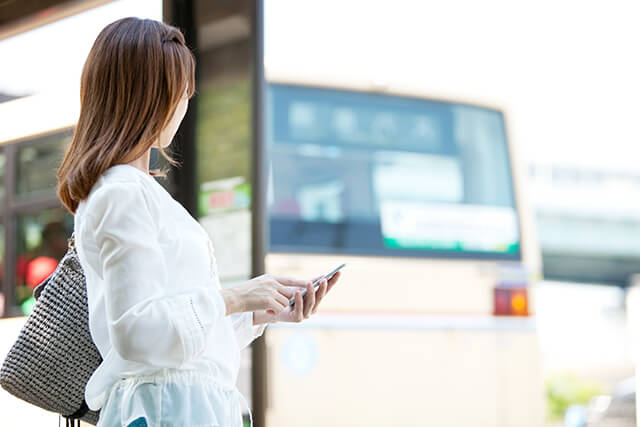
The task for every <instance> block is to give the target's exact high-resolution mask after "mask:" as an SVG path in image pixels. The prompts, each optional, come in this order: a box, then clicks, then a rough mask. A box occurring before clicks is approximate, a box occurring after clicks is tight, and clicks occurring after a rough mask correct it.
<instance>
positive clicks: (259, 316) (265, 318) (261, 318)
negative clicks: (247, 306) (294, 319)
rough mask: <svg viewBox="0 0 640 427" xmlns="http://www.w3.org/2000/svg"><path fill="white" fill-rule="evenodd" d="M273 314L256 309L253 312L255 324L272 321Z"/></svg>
mask: <svg viewBox="0 0 640 427" xmlns="http://www.w3.org/2000/svg"><path fill="white" fill-rule="evenodd" d="M272 317H273V316H270V315H269V314H267V312H266V311H254V312H253V326H258V325H264V324H265V323H272V322H273V320H272Z"/></svg>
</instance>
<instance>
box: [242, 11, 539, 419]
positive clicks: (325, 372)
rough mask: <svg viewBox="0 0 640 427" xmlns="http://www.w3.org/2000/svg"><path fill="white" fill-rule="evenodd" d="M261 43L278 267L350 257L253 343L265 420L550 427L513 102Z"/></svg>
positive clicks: (303, 268) (269, 212)
mask: <svg viewBox="0 0 640 427" xmlns="http://www.w3.org/2000/svg"><path fill="white" fill-rule="evenodd" d="M265 6H268V4H266V5H265ZM264 25H265V27H266V28H267V29H268V28H269V23H268V22H267V23H264ZM256 28H257V29H256V31H258V32H259V31H260V30H261V28H260V21H258V26H257V27H256ZM266 39H267V40H268V39H269V37H268V35H267V37H266ZM258 43H260V39H259V38H258ZM258 47H259V48H258V49H256V51H257V55H258V57H257V58H256V63H257V64H259V65H258V66H257V67H256V68H258V74H259V75H258V76H256V83H255V86H256V88H257V89H256V90H257V96H256V102H258V103H259V107H260V108H261V109H262V110H260V109H258V120H262V125H261V126H259V127H258V129H257V132H258V139H259V141H258V143H260V139H261V143H262V145H263V147H264V148H263V150H264V171H263V172H262V173H263V175H262V176H263V177H264V179H263V181H265V183H266V184H265V191H264V193H265V194H266V197H265V200H264V217H265V219H264V225H265V231H264V234H265V244H264V245H265V248H266V249H265V258H264V267H265V271H268V272H277V273H278V274H284V275H289V276H293V277H316V276H319V275H321V274H323V273H325V272H328V271H330V270H331V269H332V268H333V267H335V266H338V265H340V264H342V263H346V264H347V266H346V267H345V268H344V269H343V270H342V272H343V276H342V278H341V280H340V282H339V283H338V284H337V285H336V286H335V288H334V289H333V290H332V291H331V293H330V294H328V295H327V297H326V298H325V300H324V301H323V303H322V306H321V307H320V308H319V310H318V313H317V314H316V315H314V316H312V317H311V318H310V319H307V320H305V321H304V322H302V323H300V324H275V325H271V326H270V327H268V328H267V329H266V331H265V334H264V344H263V347H259V346H257V347H256V348H254V351H257V350H259V351H261V352H263V353H264V355H263V356H262V357H257V358H256V357H254V366H253V369H254V371H256V370H257V371H258V372H259V373H262V374H263V375H264V377H265V378H264V379H263V380H262V382H254V384H257V385H258V386H261V387H262V390H263V392H264V395H265V398H264V400H263V401H262V405H263V407H262V408H261V409H262V410H263V411H264V413H263V415H264V425H266V426H278V427H286V426H301V425H304V426H324V425H341V426H361V425H362V426H365V425H366V426H389V425H394V426H409V425H425V426H426V425H433V426H462V425H468V426H471V425H472V426H474V427H484V426H486V427H496V426H499V427H502V426H505V427H506V426H532V427H533V426H540V425H543V424H544V418H545V401H544V385H543V379H542V378H543V377H542V371H541V356H540V352H539V346H538V338H537V333H536V321H535V306H534V301H533V300H532V295H533V287H534V286H535V284H536V282H537V281H538V280H539V279H540V277H541V254H540V248H539V245H538V242H537V238H536V232H535V229H534V217H533V212H532V209H531V207H530V206H529V204H528V200H527V197H528V195H527V190H526V186H525V182H523V180H524V173H525V169H524V165H523V164H521V163H520V162H519V160H518V159H519V157H518V154H517V147H516V144H515V142H514V141H512V140H511V139H510V138H509V135H508V131H507V129H508V125H507V123H508V115H507V112H506V110H505V109H504V108H501V107H500V106H499V105H494V104H493V103H491V102H490V101H486V102H483V101H482V100H478V99H473V100H472V101H469V100H465V99H459V98H456V97H452V96H443V95H442V94H435V93H433V92H425V91H424V90H423V89H420V87H421V85H420V82H410V81H406V80H405V81H402V82H401V84H397V85H394V84H393V82H391V83H389V84H387V85H385V86H382V87H381V86H380V85H379V84H368V83H367V82H366V79H354V78H353V76H348V75H346V74H345V75H344V76H340V75H339V73H338V74H336V73H335V72H334V70H335V67H333V65H332V64H331V63H330V61H327V62H328V65H327V67H328V68H327V69H320V70H315V71H316V72H315V73H309V72H308V70H305V69H304V66H305V65H304V64H301V65H300V69H299V70H296V69H295V66H294V65H293V64H294V63H293V62H287V63H286V64H280V63H278V62H277V59H276V60H274V59H273V58H277V55H269V56H268V57H260V56H259V55H260V54H261V53H262V50H261V49H260V47H262V48H263V49H265V48H264V46H261V45H260V44H258ZM320 62H321V61H320ZM256 152H257V153H258V154H260V153H261V152H262V151H261V148H260V146H259V145H258V146H257V148H256ZM255 154H256V153H254V155H255ZM258 166H259V163H258ZM257 170H258V171H260V168H257ZM257 201H258V202H259V200H257ZM255 212H258V214H260V213H261V212H262V209H257V210H256V211H255ZM255 241H256V240H254V242H255ZM255 375H256V373H254V376H255ZM255 395H256V394H255V393H254V396H255ZM254 409H255V408H254Z"/></svg>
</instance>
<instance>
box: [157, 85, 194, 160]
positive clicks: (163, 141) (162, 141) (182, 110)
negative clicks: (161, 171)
mask: <svg viewBox="0 0 640 427" xmlns="http://www.w3.org/2000/svg"><path fill="white" fill-rule="evenodd" d="M188 105H189V96H188V95H187V91H186V90H185V91H184V95H183V96H182V99H180V103H179V104H178V106H177V107H176V110H175V111H174V112H173V116H172V117H171V120H169V123H168V124H167V126H166V127H165V128H164V129H163V130H162V132H160V137H159V138H158V139H159V141H158V145H159V146H160V147H162V148H166V147H167V146H169V144H171V141H172V140H173V137H174V136H175V134H176V132H177V131H178V127H179V126H180V123H181V122H182V119H183V118H184V115H185V114H186V112H187V107H188Z"/></svg>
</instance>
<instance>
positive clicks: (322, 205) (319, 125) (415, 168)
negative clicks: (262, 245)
mask: <svg viewBox="0 0 640 427" xmlns="http://www.w3.org/2000/svg"><path fill="white" fill-rule="evenodd" d="M267 108H268V111H267V117H269V123H268V124H267V129H268V137H267V143H268V147H269V156H270V191H269V208H270V227H271V228H270V243H271V248H272V249H273V250H298V249H302V250H308V251H317V252H345V253H355V254H403V255H415V256H424V255H426V254H436V253H440V254H447V255H446V256H449V255H451V256H467V255H469V254H472V255H474V256H480V257H487V256H489V257H491V256H498V257H500V258H509V259H511V258H517V257H519V256H520V247H519V245H520V242H519V227H518V220H517V213H516V209H515V203H514V197H513V188H512V181H511V172H510V163H509V156H508V152H507V142H506V134H505V128H504V122H503V117H502V114H501V113H500V112H498V111H495V110H490V109H485V108H479V107H473V106H466V105H460V104H453V103H447V102H436V101H428V100H423V99H412V98H406V97H400V96H392V95H380V94H367V93H359V92H348V91H342V90H332V89H325V88H311V87H302V86H291V85H278V84H272V85H270V86H269V96H268V107H267Z"/></svg>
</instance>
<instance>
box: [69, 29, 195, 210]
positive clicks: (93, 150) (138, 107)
mask: <svg viewBox="0 0 640 427" xmlns="http://www.w3.org/2000/svg"><path fill="white" fill-rule="evenodd" d="M194 83H195V60H194V57H193V55H192V53H191V51H190V50H189V48H187V46H186V45H185V41H184V36H183V35H182V33H181V32H180V30H178V29H177V28H175V27H172V26H170V25H167V24H164V23H162V22H158V21H154V20H151V19H139V18H124V19H120V20H118V21H115V22H113V23H111V24H109V25H107V26H106V27H105V28H104V29H103V30H102V31H101V32H100V34H99V35H98V37H97V38H96V41H95V42H94V44H93V47H92V48H91V51H90V52H89V56H88V57H87V61H86V62H85V64H84V68H83V70H82V78H81V83H80V117H79V118H78V123H77V125H76V127H75V131H74V134H73V139H72V141H71V144H70V145H69V147H68V148H67V151H66V153H65V156H64V159H63V160H62V163H61V165H60V168H59V169H58V190H57V191H58V196H59V197H60V199H61V200H62V203H63V204H64V205H65V206H66V208H67V209H68V210H69V211H70V212H71V213H73V214H75V211H76V208H77V207H78V203H79V202H80V201H81V200H83V199H85V198H86V197H87V196H88V195H89V192H90V191H91V188H92V187H93V185H94V184H95V182H96V181H97V180H98V178H99V177H100V175H102V173H103V172H105V171H106V170H107V169H108V168H110V167H111V166H113V165H116V164H121V163H128V162H131V161H133V160H135V159H137V158H138V157H140V156H142V155H143V154H144V153H145V152H146V151H147V150H148V149H149V148H150V147H151V146H152V145H153V144H154V142H155V141H156V140H157V139H158V137H159V135H160V132H161V131H162V130H163V129H164V128H165V126H166V125H167V124H168V123H169V121H170V120H171V117H172V115H173V113H174V111H175V110H176V107H177V106H178V104H179V103H180V100H181V99H182V97H183V96H184V92H185V89H187V90H188V96H189V97H191V96H193V93H194ZM157 147H158V150H159V151H160V153H161V155H162V156H163V157H164V158H165V159H167V161H168V162H169V163H170V164H172V165H176V164H178V162H177V161H176V160H175V159H173V158H172V157H171V156H170V155H169V154H167V153H166V152H165V150H163V149H162V147H160V146H159V145H158V146H157ZM150 172H151V174H152V175H154V176H157V175H164V174H165V173H166V170H157V169H154V170H152V171H150Z"/></svg>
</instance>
